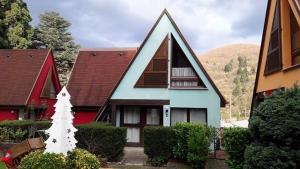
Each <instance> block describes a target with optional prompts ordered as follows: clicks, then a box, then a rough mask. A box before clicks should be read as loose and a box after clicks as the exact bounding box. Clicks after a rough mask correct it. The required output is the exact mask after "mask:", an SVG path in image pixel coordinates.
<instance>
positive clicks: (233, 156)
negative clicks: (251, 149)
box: [224, 127, 250, 169]
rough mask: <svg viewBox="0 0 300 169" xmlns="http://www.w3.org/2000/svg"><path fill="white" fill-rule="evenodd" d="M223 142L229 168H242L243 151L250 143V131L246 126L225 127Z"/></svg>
mask: <svg viewBox="0 0 300 169" xmlns="http://www.w3.org/2000/svg"><path fill="white" fill-rule="evenodd" d="M224 144H225V151H226V153H227V155H228V156H227V159H226V163H227V164H228V166H229V167H230V168H231V169H242V168H243V164H244V151H245V149H246V147H247V146H248V145H249V144H250V132H249V130H248V129H246V128H239V127H237V128H227V129H225V131H224Z"/></svg>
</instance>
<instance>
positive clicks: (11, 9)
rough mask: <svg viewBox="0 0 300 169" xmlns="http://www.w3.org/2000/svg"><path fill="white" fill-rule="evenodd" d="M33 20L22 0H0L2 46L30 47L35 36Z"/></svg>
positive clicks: (0, 43)
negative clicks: (31, 24)
mask: <svg viewBox="0 0 300 169" xmlns="http://www.w3.org/2000/svg"><path fill="white" fill-rule="evenodd" d="M31 20H32V19H31V16H30V14H29V11H28V9H27V5H26V3H24V2H23V1H22V0H0V34H1V36H0V48H20V49H26V48H28V47H30V45H31V38H32V36H33V29H32V27H31V26H30V24H29V22H30V21H31Z"/></svg>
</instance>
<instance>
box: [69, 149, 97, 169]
mask: <svg viewBox="0 0 300 169" xmlns="http://www.w3.org/2000/svg"><path fill="white" fill-rule="evenodd" d="M66 168H67V169H82V168H87V169H99V168H100V162H99V161H98V159H97V157H96V156H95V155H94V154H91V153H90V152H88V151H86V150H83V149H75V150H74V151H72V152H68V157H67V167H66Z"/></svg>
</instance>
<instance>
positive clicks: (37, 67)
mask: <svg viewBox="0 0 300 169" xmlns="http://www.w3.org/2000/svg"><path fill="white" fill-rule="evenodd" d="M50 52H51V51H50V49H1V50H0V105H1V106H25V105H26V104H27V101H28V98H29V97H30V95H31V93H32V91H33V88H34V86H35V84H36V82H37V79H38V77H39V75H40V73H41V70H42V68H43V66H44V64H45V62H46V59H47V56H49V55H50Z"/></svg>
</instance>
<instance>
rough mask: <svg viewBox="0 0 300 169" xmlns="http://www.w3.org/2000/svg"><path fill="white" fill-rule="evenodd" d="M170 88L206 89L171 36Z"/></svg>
mask: <svg viewBox="0 0 300 169" xmlns="http://www.w3.org/2000/svg"><path fill="white" fill-rule="evenodd" d="M171 39H172V41H171V42H172V59H171V60H172V71H171V87H172V88H206V86H205V85H204V83H203V82H202V80H201V79H200V78H199V76H198V75H197V73H196V72H195V70H194V68H193V66H192V65H191V63H190V62H189V60H188V59H187V56H186V55H185V54H184V52H183V51H182V49H181V47H180V46H179V44H178V43H177V41H176V40H175V38H174V37H173V36H172V38H171Z"/></svg>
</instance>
